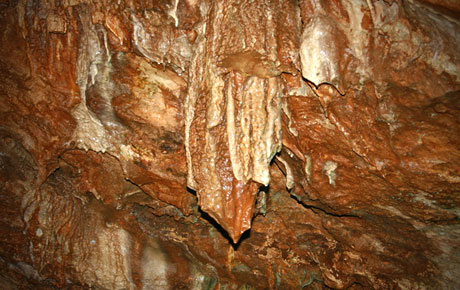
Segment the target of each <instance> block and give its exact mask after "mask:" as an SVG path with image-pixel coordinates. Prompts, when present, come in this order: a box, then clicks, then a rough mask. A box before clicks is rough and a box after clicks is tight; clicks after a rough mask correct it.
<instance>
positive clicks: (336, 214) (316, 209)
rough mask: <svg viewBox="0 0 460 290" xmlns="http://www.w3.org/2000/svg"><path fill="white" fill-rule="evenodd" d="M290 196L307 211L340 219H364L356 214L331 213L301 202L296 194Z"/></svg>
mask: <svg viewBox="0 0 460 290" xmlns="http://www.w3.org/2000/svg"><path fill="white" fill-rule="evenodd" d="M290 196H291V198H293V199H294V200H295V201H296V202H297V203H298V204H300V205H301V206H303V207H304V208H306V209H310V210H312V211H313V212H315V213H316V212H317V211H320V212H322V213H324V214H326V215H328V216H333V217H338V218H359V219H361V218H362V216H359V215H354V214H339V213H335V212H331V211H329V210H325V209H324V208H321V207H318V206H315V205H310V204H306V203H304V202H303V201H302V200H301V198H299V197H298V196H295V195H294V194H291V195H290Z"/></svg>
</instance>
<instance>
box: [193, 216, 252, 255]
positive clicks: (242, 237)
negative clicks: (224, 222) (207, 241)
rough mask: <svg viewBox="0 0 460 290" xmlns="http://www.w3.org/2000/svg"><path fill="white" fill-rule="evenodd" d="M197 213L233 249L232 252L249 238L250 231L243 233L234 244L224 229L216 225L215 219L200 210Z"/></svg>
mask: <svg viewBox="0 0 460 290" xmlns="http://www.w3.org/2000/svg"><path fill="white" fill-rule="evenodd" d="M199 213H200V214H201V217H202V218H203V219H204V220H206V221H207V222H208V223H210V224H211V225H212V226H213V227H214V228H215V229H217V231H218V232H219V233H220V234H221V235H222V236H223V237H224V238H225V239H226V240H227V241H228V242H229V243H230V244H231V245H232V247H233V250H235V251H236V250H238V247H239V246H240V245H241V243H242V242H243V241H244V240H246V239H248V238H249V237H250V236H251V229H249V230H247V231H245V232H244V233H243V235H241V238H240V239H239V241H238V242H237V243H236V244H235V243H234V242H233V240H232V238H231V237H230V235H229V234H228V233H227V231H226V230H224V228H223V227H222V226H221V225H219V224H218V223H217V221H216V220H215V219H213V218H212V217H211V216H210V215H209V214H207V213H205V212H204V211H202V210H201V208H200V209H199Z"/></svg>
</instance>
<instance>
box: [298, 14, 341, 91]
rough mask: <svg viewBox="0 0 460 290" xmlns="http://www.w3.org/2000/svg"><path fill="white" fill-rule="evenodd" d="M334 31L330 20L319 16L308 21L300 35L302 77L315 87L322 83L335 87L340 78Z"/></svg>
mask: <svg viewBox="0 0 460 290" xmlns="http://www.w3.org/2000/svg"><path fill="white" fill-rule="evenodd" d="M335 30H336V28H335V26H334V24H333V23H331V20H329V19H328V18H326V17H323V16H321V15H319V16H315V17H314V18H313V19H312V20H310V22H309V23H308V24H307V26H306V27H305V29H304V31H303V33H302V42H301V45H300V60H301V64H302V76H303V77H304V78H306V79H307V80H309V81H311V82H313V83H314V84H315V85H317V86H318V85H320V84H322V83H330V84H334V85H337V83H338V79H339V77H340V72H339V67H338V65H339V64H338V62H337V61H336V60H337V59H338V55H337V53H338V52H337V48H336V46H335V35H334V34H335Z"/></svg>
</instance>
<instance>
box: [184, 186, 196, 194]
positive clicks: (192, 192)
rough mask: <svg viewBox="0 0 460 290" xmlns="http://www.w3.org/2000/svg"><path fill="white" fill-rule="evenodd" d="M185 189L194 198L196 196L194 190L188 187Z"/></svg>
mask: <svg viewBox="0 0 460 290" xmlns="http://www.w3.org/2000/svg"><path fill="white" fill-rule="evenodd" d="M186 188H187V192H188V193H190V194H193V195H194V196H196V190H193V189H191V188H190V187H188V186H187V187H186Z"/></svg>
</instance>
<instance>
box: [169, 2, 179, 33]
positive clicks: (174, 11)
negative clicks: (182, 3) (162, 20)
mask: <svg viewBox="0 0 460 290" xmlns="http://www.w3.org/2000/svg"><path fill="white" fill-rule="evenodd" d="M178 4H179V0H174V6H173V8H171V10H169V11H168V15H169V16H171V17H172V18H173V19H174V26H176V27H177V26H178V25H179V18H177V5H178Z"/></svg>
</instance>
